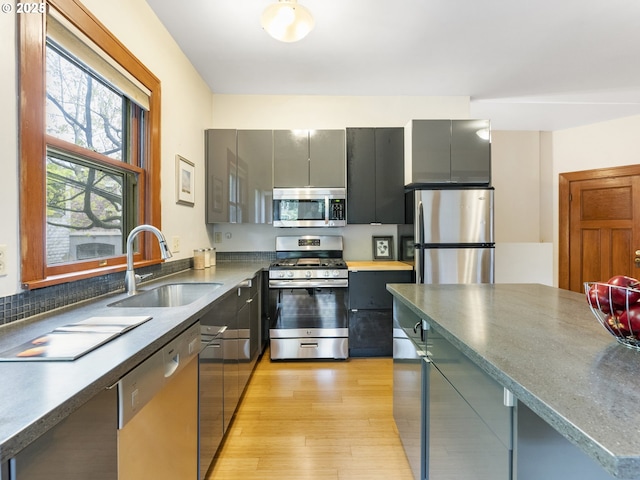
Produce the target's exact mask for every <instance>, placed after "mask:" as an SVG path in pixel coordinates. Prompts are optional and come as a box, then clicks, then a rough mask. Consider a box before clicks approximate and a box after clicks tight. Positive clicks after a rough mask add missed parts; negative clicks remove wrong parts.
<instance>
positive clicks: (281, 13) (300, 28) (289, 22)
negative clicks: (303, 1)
mask: <svg viewBox="0 0 640 480" xmlns="http://www.w3.org/2000/svg"><path fill="white" fill-rule="evenodd" d="M260 23H261V24H262V28H264V29H265V30H266V32H267V33H268V34H269V35H271V36H272V37H273V38H275V39H276V40H280V41H281V42H297V41H298V40H302V39H303V38H304V37H306V36H307V34H308V33H309V32H310V31H311V30H313V26H314V24H315V22H314V20H313V16H312V15H311V12H309V10H307V9H306V8H305V7H303V6H302V5H298V2H297V0H278V3H272V4H271V5H269V6H268V7H267V8H265V9H264V12H262V17H261V18H260Z"/></svg>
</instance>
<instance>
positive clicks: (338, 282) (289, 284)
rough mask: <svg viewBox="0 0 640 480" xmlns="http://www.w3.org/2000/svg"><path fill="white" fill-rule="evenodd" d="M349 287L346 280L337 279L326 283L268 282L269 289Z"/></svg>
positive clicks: (299, 281) (304, 281)
mask: <svg viewBox="0 0 640 480" xmlns="http://www.w3.org/2000/svg"><path fill="white" fill-rule="evenodd" d="M348 286H349V279H348V278H337V279H330V280H326V281H318V280H269V288H345V287H348Z"/></svg>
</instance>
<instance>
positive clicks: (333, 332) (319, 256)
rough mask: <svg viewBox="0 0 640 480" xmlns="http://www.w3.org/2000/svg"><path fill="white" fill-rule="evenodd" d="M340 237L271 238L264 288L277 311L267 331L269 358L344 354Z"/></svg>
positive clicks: (344, 275) (339, 356)
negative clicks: (273, 249)
mask: <svg viewBox="0 0 640 480" xmlns="http://www.w3.org/2000/svg"><path fill="white" fill-rule="evenodd" d="M342 252H343V243H342V237H341V236H337V235H302V236H281V237H276V261H275V262H273V263H272V264H271V266H270V267H269V289H271V290H272V291H275V292H276V298H277V310H276V316H275V320H274V322H273V324H272V325H271V328H270V329H269V338H270V347H271V348H270V350H271V359H272V360H286V359H346V358H347V357H348V356H349V338H348V337H349V328H348V291H349V290H348V287H349V272H348V269H347V264H346V263H345V261H344V260H343V258H342Z"/></svg>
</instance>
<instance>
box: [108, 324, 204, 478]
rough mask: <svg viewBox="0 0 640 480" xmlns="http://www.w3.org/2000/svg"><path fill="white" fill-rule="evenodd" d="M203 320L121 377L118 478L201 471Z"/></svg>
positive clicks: (187, 475)
mask: <svg viewBox="0 0 640 480" xmlns="http://www.w3.org/2000/svg"><path fill="white" fill-rule="evenodd" d="M199 350H200V322H196V323H195V324H194V325H193V326H191V327H189V328H188V329H187V330H186V331H185V332H184V333H182V334H180V335H179V336H178V337H176V338H175V339H174V340H172V341H170V342H169V343H168V344H167V345H165V346H164V347H163V348H161V349H160V350H158V351H157V352H156V353H155V354H153V355H151V356H150V357H149V358H148V359H147V360H145V361H144V362H142V363H141V364H140V365H139V366H138V367H136V368H134V369H133V370H132V371H131V372H129V373H128V374H127V375H126V376H125V377H123V378H122V379H121V380H120V381H119V382H118V480H140V479H141V478H153V479H154V480H163V479H167V480H175V479H177V478H179V479H189V478H191V479H194V480H195V479H196V478H197V476H198V360H197V358H196V357H197V356H198V352H199Z"/></svg>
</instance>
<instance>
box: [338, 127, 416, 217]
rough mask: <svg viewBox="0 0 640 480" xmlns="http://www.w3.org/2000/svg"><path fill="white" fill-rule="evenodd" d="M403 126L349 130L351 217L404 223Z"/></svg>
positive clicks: (348, 180) (349, 208)
mask: <svg viewBox="0 0 640 480" xmlns="http://www.w3.org/2000/svg"><path fill="white" fill-rule="evenodd" d="M403 172H404V133H403V128H402V127H399V128H348V129H347V220H348V222H349V223H350V224H367V223H387V224H401V223H404V220H405V218H404V214H405V205H404V201H405V198H404V173H403Z"/></svg>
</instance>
